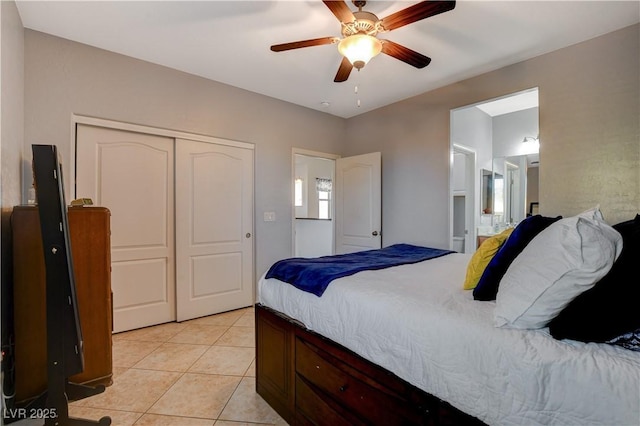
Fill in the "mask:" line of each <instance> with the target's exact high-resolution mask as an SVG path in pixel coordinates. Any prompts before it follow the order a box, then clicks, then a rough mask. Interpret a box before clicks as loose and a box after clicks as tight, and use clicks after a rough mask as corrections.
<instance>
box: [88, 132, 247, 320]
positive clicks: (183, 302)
mask: <svg viewBox="0 0 640 426" xmlns="http://www.w3.org/2000/svg"><path fill="white" fill-rule="evenodd" d="M76 139H77V144H76V150H77V154H76V155H77V157H76V195H75V196H76V197H86V198H92V199H93V201H94V203H95V204H97V205H100V206H104V207H107V208H109V210H110V211H111V262H112V275H111V280H112V289H113V305H114V306H113V310H114V312H113V318H114V332H119V331H126V330H131V329H135V328H140V327H145V326H149V325H154V324H161V323H164V322H170V321H175V320H176V319H177V320H180V321H182V320H186V319H190V318H195V317H199V316H204V315H210V314H214V313H218V312H223V311H226V310H230V309H236V308H240V307H244V306H249V305H251V304H252V303H253V286H252V282H253V280H252V276H253V272H252V271H253V256H252V254H253V221H252V215H253V150H252V149H246V148H242V147H235V146H226V145H218V144H215V143H204V142H195V141H190V140H184V139H178V140H176V139H174V138H172V137H164V136H156V135H152V134H147V133H143V132H135V131H124V130H118V129H112V128H105V127H99V126H91V125H85V124H78V126H77V131H76Z"/></svg>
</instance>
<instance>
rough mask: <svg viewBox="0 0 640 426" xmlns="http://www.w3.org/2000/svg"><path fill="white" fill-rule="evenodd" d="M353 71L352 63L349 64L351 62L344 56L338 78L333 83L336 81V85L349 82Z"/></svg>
mask: <svg viewBox="0 0 640 426" xmlns="http://www.w3.org/2000/svg"><path fill="white" fill-rule="evenodd" d="M352 69H353V65H351V62H349V60H348V59H347V58H346V57H344V56H343V57H342V62H340V67H339V68H338V72H337V73H336V78H334V79H333V81H335V82H336V83H341V82H343V81H347V79H348V78H349V74H351V70H352Z"/></svg>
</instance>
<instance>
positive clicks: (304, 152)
mask: <svg viewBox="0 0 640 426" xmlns="http://www.w3.org/2000/svg"><path fill="white" fill-rule="evenodd" d="M296 155H306V156H307V157H317V158H324V159H327V160H333V173H332V174H333V176H334V178H335V175H336V165H335V160H337V159H338V158H340V156H339V155H337V154H328V153H326V152H319V151H311V150H308V149H303V148H295V147H294V148H291V203H290V204H291V256H295V255H296V206H295V192H296V188H295V180H296ZM335 213H336V210H335V200H334V202H332V203H331V247H334V244H335V239H336V225H335V223H336V222H335Z"/></svg>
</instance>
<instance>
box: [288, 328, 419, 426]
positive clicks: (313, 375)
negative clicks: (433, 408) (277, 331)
mask: <svg viewBox="0 0 640 426" xmlns="http://www.w3.org/2000/svg"><path fill="white" fill-rule="evenodd" d="M335 362H336V360H335V359H332V357H331V356H330V355H328V354H327V353H326V352H324V351H322V350H321V349H318V348H317V347H315V346H313V345H312V344H310V343H308V342H305V341H303V340H301V339H297V340H296V372H297V373H298V375H300V376H301V377H302V378H303V380H305V381H307V382H308V383H309V384H310V385H311V386H313V387H315V388H317V389H319V390H320V391H322V392H324V393H325V394H326V395H327V396H328V397H329V398H331V399H332V400H333V401H335V402H336V403H337V404H340V405H342V406H344V407H348V409H349V410H350V411H351V412H353V413H354V414H357V415H358V417H360V418H361V419H363V420H364V421H366V422H374V423H376V424H387V425H390V424H404V423H420V422H421V417H422V416H421V413H419V410H418V409H417V408H413V407H411V404H410V403H409V402H408V401H406V400H405V399H403V398H402V397H401V396H400V395H397V394H394V393H392V392H391V391H389V390H387V389H385V388H384V387H376V384H375V383H373V382H372V383H371V384H369V383H365V382H364V381H361V380H359V379H357V378H355V377H353V376H351V375H350V374H348V373H346V372H345V371H343V370H341V369H340V368H339V367H337V366H335V365H333V363H335Z"/></svg>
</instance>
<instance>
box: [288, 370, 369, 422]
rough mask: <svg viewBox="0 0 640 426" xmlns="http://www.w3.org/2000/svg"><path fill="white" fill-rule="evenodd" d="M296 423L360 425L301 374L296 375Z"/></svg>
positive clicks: (356, 418)
mask: <svg viewBox="0 0 640 426" xmlns="http://www.w3.org/2000/svg"><path fill="white" fill-rule="evenodd" d="M295 424H296V425H331V426H352V425H362V424H364V423H363V422H362V421H360V420H359V419H358V417H356V416H355V415H354V414H353V413H351V412H349V411H348V410H346V409H345V408H343V407H342V406H341V405H339V404H335V403H332V401H331V400H327V398H326V397H325V396H324V394H322V393H321V392H319V391H318V389H317V388H315V387H314V386H313V385H312V384H310V383H309V382H308V381H306V380H305V379H304V378H302V377H301V376H297V377H296V423H295Z"/></svg>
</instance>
